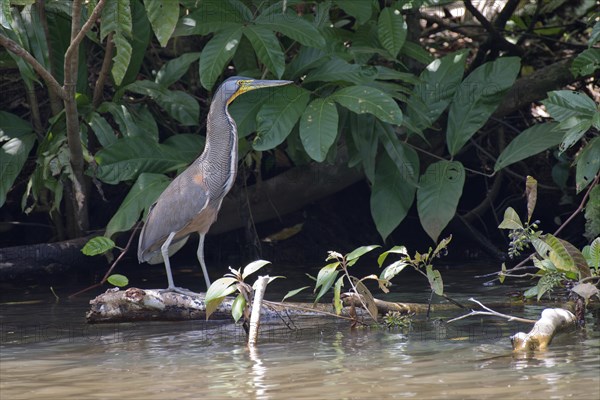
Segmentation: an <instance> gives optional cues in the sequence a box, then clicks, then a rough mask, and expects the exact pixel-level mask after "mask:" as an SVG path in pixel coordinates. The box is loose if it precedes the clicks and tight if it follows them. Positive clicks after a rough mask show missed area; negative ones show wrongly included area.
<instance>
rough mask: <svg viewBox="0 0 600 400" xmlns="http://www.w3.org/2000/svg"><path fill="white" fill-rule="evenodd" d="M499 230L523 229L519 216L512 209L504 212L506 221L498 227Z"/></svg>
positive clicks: (509, 208)
mask: <svg viewBox="0 0 600 400" xmlns="http://www.w3.org/2000/svg"><path fill="white" fill-rule="evenodd" d="M498 229H523V223H522V222H521V218H519V214H517V212H516V211H515V210H514V208H512V207H508V208H507V209H506V210H504V219H503V220H502V222H501V223H500V225H498Z"/></svg>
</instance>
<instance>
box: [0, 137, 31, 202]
mask: <svg viewBox="0 0 600 400" xmlns="http://www.w3.org/2000/svg"><path fill="white" fill-rule="evenodd" d="M3 130H4V128H3V127H1V126H0V136H4V135H6V134H11V135H12V134H14V132H6V131H4V132H2V131H3ZM35 141H36V138H35V134H33V133H30V134H25V135H22V134H18V136H17V135H15V137H13V138H12V139H10V140H8V142H6V143H4V144H3V145H2V148H0V177H1V179H0V207H2V206H3V205H4V203H5V202H6V195H7V194H8V192H9V191H10V190H11V188H12V185H13V183H14V182H15V180H16V179H17V177H18V176H19V174H20V173H21V170H22V169H23V166H24V165H25V162H26V161H27V156H28V155H29V152H30V151H31V149H32V148H33V145H34V144H35Z"/></svg>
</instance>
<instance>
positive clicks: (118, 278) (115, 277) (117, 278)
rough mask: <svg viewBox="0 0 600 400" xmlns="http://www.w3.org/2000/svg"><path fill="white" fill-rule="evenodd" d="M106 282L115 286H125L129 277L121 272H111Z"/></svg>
mask: <svg viewBox="0 0 600 400" xmlns="http://www.w3.org/2000/svg"><path fill="white" fill-rule="evenodd" d="M106 280H107V281H108V283H110V284H111V285H113V286H117V287H125V286H127V285H129V279H127V277H126V276H125V275H121V274H112V275H111V276H109V277H108V278H107V279H106Z"/></svg>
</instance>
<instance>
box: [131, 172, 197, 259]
mask: <svg viewBox="0 0 600 400" xmlns="http://www.w3.org/2000/svg"><path fill="white" fill-rule="evenodd" d="M198 171H199V170H198V169H197V168H195V166H194V165H193V164H192V166H190V167H189V168H188V169H186V170H185V171H184V172H183V173H182V174H181V175H179V176H178V177H176V178H175V179H174V180H173V181H172V182H171V183H170V184H169V186H167V188H166V189H165V191H164V192H162V194H161V195H160V196H159V197H158V199H157V200H156V202H155V203H154V204H153V205H152V206H151V208H150V211H149V212H148V218H147V219H146V222H145V224H144V227H143V229H142V232H141V234H140V239H139V244H138V259H139V261H140V262H143V261H148V260H149V259H150V258H152V256H153V254H155V253H156V252H158V251H160V246H162V244H163V243H164V241H165V240H166V238H167V237H168V236H169V234H170V233H171V232H181V231H182V230H183V229H184V228H185V227H186V226H187V225H188V224H189V223H190V222H191V221H193V220H194V218H196V217H197V215H198V214H200V213H201V212H202V211H203V210H205V209H206V207H207V206H208V201H209V193H208V188H207V187H206V185H205V184H204V181H203V179H202V174H201V173H200V172H198ZM189 233H190V232H188V233H185V234H182V235H175V238H174V240H173V245H175V244H176V243H177V242H179V241H181V240H182V239H184V238H186V237H187V236H188V235H189Z"/></svg>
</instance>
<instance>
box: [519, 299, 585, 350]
mask: <svg viewBox="0 0 600 400" xmlns="http://www.w3.org/2000/svg"><path fill="white" fill-rule="evenodd" d="M576 327H577V318H576V317H575V315H574V314H573V313H572V312H570V311H568V310H565V309H563V308H546V309H545V310H544V311H542V315H541V318H540V319H539V320H538V321H537V322H536V323H535V325H534V326H533V328H532V329H531V331H529V333H525V332H518V333H516V334H514V335H513V336H511V337H510V340H511V341H512V346H513V350H515V351H534V350H544V349H545V348H547V347H548V346H549V345H550V342H551V341H552V338H554V336H555V335H556V334H557V333H559V332H565V331H570V330H575V328H576Z"/></svg>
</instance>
